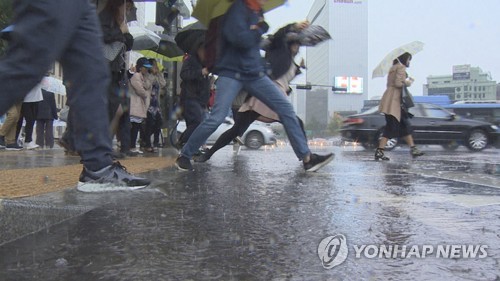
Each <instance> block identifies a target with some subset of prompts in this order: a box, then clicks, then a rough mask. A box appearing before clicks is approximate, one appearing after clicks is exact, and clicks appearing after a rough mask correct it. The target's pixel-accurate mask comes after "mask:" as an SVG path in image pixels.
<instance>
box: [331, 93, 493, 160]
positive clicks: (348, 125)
mask: <svg viewBox="0 0 500 281" xmlns="http://www.w3.org/2000/svg"><path fill="white" fill-rule="evenodd" d="M410 113H411V114H413V115H414V117H413V118H411V119H410V122H411V124H412V127H413V138H414V140H415V143H416V144H438V145H442V146H443V147H444V148H445V149H448V150H454V149H456V148H458V147H459V146H460V145H465V146H466V147H467V148H469V149H470V150H471V151H481V150H483V149H485V148H486V147H488V146H490V145H492V146H495V147H499V143H500V130H499V129H498V127H497V126H496V125H493V124H491V123H487V122H482V121H477V120H472V119H467V118H463V117H459V116H456V115H455V114H454V113H452V112H450V111H448V110H446V109H444V108H442V107H440V106H438V105H434V104H429V103H417V104H415V107H413V108H411V109H410ZM384 126H385V117H384V115H383V114H382V113H380V112H379V111H378V106H376V107H373V108H371V109H369V110H367V111H365V112H363V113H360V114H356V115H351V116H348V117H347V118H346V119H344V121H343V126H342V128H341V130H340V131H341V134H342V139H343V140H344V141H356V142H359V143H361V145H362V146H363V147H365V148H375V147H376V146H377V145H378V141H379V139H380V137H381V136H382V132H383V130H384ZM400 142H403V143H404V141H403V140H399V139H398V138H394V139H390V140H389V141H388V143H387V146H386V150H391V149H393V148H395V147H396V146H397V145H398V144H399V143H400Z"/></svg>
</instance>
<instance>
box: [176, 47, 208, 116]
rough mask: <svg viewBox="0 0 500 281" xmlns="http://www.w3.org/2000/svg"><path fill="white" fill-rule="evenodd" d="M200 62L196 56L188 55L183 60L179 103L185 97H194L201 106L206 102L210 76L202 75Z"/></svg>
mask: <svg viewBox="0 0 500 281" xmlns="http://www.w3.org/2000/svg"><path fill="white" fill-rule="evenodd" d="M202 69H203V65H202V64H201V62H200V60H199V59H198V56H196V55H189V56H188V57H187V58H186V60H184V62H183V64H182V68H181V74H180V77H181V79H182V82H181V103H183V102H184V101H185V100H186V99H195V100H197V101H198V102H200V104H201V105H202V106H206V105H207V104H208V100H209V98H210V78H209V77H208V76H205V77H204V76H203V75H202V73H201V70H202Z"/></svg>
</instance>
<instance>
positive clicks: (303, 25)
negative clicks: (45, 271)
mask: <svg viewBox="0 0 500 281" xmlns="http://www.w3.org/2000/svg"><path fill="white" fill-rule="evenodd" d="M309 25H310V23H309V21H308V20H304V21H299V22H297V23H295V28H296V29H299V30H302V29H306V28H308V27H309Z"/></svg>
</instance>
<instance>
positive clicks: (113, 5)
mask: <svg viewBox="0 0 500 281" xmlns="http://www.w3.org/2000/svg"><path fill="white" fill-rule="evenodd" d="M126 3H132V4H134V1H132V0H108V3H106V6H105V7H104V9H103V11H106V12H108V13H109V14H111V15H113V16H116V13H118V8H120V6H121V5H123V4H126Z"/></svg>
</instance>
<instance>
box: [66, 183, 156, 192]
mask: <svg viewBox="0 0 500 281" xmlns="http://www.w3.org/2000/svg"><path fill="white" fill-rule="evenodd" d="M146 186H148V185H140V186H116V185H114V184H111V183H108V184H103V183H86V182H78V185H77V186H76V189H77V190H78V191H81V192H86V193H97V192H112V191H132V190H138V189H142V188H145V187H146Z"/></svg>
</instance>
